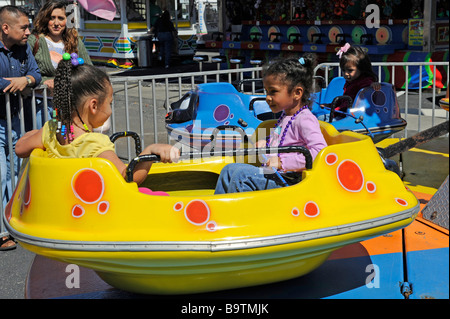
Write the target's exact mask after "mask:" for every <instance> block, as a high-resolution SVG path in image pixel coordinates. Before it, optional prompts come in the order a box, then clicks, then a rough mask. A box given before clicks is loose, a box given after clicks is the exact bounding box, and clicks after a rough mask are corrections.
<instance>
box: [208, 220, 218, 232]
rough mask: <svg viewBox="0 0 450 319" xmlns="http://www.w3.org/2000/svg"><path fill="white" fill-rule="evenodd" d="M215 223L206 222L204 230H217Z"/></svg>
mask: <svg viewBox="0 0 450 319" xmlns="http://www.w3.org/2000/svg"><path fill="white" fill-rule="evenodd" d="M216 227H217V223H216V222H215V221H210V222H209V223H208V224H206V230H208V231H211V232H212V231H216V230H217V228H216Z"/></svg>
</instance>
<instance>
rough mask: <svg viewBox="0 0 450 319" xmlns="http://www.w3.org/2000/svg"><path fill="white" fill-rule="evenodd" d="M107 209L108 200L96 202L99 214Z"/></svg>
mask: <svg viewBox="0 0 450 319" xmlns="http://www.w3.org/2000/svg"><path fill="white" fill-rule="evenodd" d="M108 209H109V202H108V201H106V200H102V201H101V202H100V203H98V206H97V211H98V213H99V214H102V215H103V214H106V212H107V211H108Z"/></svg>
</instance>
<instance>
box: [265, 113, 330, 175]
mask: <svg viewBox="0 0 450 319" xmlns="http://www.w3.org/2000/svg"><path fill="white" fill-rule="evenodd" d="M291 117H292V116H285V117H284V118H283V119H282V120H281V122H280V123H279V125H278V127H277V128H276V129H275V130H274V132H273V133H272V135H271V138H270V146H272V147H273V146H278V145H279V144H280V140H281V136H282V134H283V132H284V129H285V127H286V125H287V124H288V122H289V120H290V119H291ZM282 146H304V147H306V148H307V149H308V150H309V151H310V152H311V156H312V158H313V160H314V159H315V158H316V156H317V154H318V153H319V152H320V150H321V149H323V148H324V147H326V146H327V142H326V141H325V138H324V137H323V135H322V132H321V131H320V125H319V121H318V120H317V118H316V117H315V116H314V115H313V114H312V113H311V111H310V110H309V109H304V110H302V111H301V112H300V113H299V114H298V115H297V116H296V117H295V119H294V121H292V123H291V125H290V127H289V128H288V130H287V132H286V136H285V138H284V141H283V145H282ZM269 156H275V155H269ZM280 158H281V163H282V167H283V169H284V170H285V171H291V170H297V169H301V168H304V167H305V162H306V161H305V157H304V156H303V154H298V153H281V154H280Z"/></svg>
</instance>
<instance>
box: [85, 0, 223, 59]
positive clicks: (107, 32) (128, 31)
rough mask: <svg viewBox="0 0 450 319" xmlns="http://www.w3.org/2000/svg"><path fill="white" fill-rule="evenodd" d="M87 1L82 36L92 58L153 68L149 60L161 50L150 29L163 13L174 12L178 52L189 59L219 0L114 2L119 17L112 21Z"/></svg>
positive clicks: (134, 0) (118, 0)
mask: <svg viewBox="0 0 450 319" xmlns="http://www.w3.org/2000/svg"><path fill="white" fill-rule="evenodd" d="M79 2H80V4H82V3H81V1H79ZM86 2H88V6H78V8H79V34H80V36H81V38H82V40H83V42H84V44H85V46H86V48H87V50H88V52H89V54H90V56H91V59H92V60H93V61H94V62H97V63H108V61H109V62H110V63H111V61H115V62H117V63H123V62H125V61H131V60H134V61H136V62H137V63H138V65H139V64H140V66H150V65H151V60H148V61H146V60H145V57H149V56H151V54H152V51H154V50H155V49H157V45H156V48H155V46H154V45H153V44H154V43H155V42H156V44H157V41H158V40H157V38H155V37H154V36H153V35H152V34H151V33H150V29H151V27H152V25H153V24H154V23H155V22H156V20H157V18H158V16H159V15H160V14H161V13H162V11H163V10H168V11H169V12H170V14H171V17H172V22H173V24H174V26H175V27H176V29H177V31H178V37H177V39H176V41H175V43H174V45H176V48H177V49H176V50H175V51H174V53H175V54H177V55H187V56H189V55H193V54H194V53H195V49H196V46H197V35H198V34H199V32H201V31H203V32H205V29H206V25H203V23H204V22H205V16H207V17H208V16H211V12H213V13H214V12H216V11H217V10H216V8H217V2H216V1H215V0H210V1H208V0H204V1H203V0H202V1H194V0H177V1H175V0H132V1H131V0H130V1H128V0H127V1H125V0H112V1H109V2H111V3H112V4H113V5H114V6H115V14H113V16H112V17H110V18H108V17H106V16H104V15H102V14H101V13H100V14H99V10H95V9H92V6H91V7H89V1H86ZM91 2H92V1H91ZM105 3H106V1H103V4H102V5H104V4H105ZM214 10H215V11H214ZM205 13H207V14H208V15H205ZM140 51H141V52H140Z"/></svg>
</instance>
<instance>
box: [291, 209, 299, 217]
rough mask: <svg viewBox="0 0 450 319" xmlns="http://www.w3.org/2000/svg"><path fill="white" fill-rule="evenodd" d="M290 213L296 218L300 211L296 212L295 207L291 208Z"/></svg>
mask: <svg viewBox="0 0 450 319" xmlns="http://www.w3.org/2000/svg"><path fill="white" fill-rule="evenodd" d="M291 213H292V215H294V216H295V217H297V216H298V215H300V211H299V210H298V208H297V207H294V208H292V211H291Z"/></svg>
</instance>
